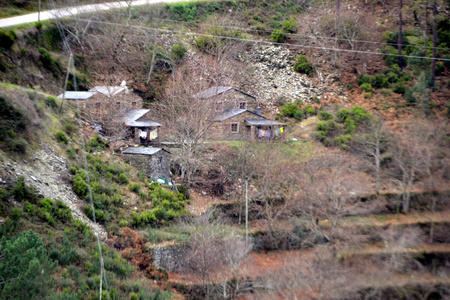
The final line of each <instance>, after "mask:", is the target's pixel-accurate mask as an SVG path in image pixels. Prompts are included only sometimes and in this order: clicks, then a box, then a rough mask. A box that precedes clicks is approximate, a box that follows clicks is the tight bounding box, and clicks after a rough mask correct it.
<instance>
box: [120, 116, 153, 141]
mask: <svg viewBox="0 0 450 300" xmlns="http://www.w3.org/2000/svg"><path fill="white" fill-rule="evenodd" d="M151 118H152V114H151V111H150V110H149V109H129V110H127V111H126V112H125V113H124V114H123V115H122V116H121V120H122V122H123V124H124V125H125V127H126V128H127V130H128V132H127V135H126V137H127V138H130V139H132V140H133V141H134V142H136V143H141V144H146V145H148V144H156V143H158V142H159V129H160V127H161V124H159V123H157V122H155V121H153V120H152V119H151Z"/></svg>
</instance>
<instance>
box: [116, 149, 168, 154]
mask: <svg viewBox="0 0 450 300" xmlns="http://www.w3.org/2000/svg"><path fill="white" fill-rule="evenodd" d="M161 150H162V148H154V147H145V148H144V147H135V148H128V149H126V150H125V151H123V152H122V153H123V154H141V155H153V154H155V153H157V152H159V151H161Z"/></svg>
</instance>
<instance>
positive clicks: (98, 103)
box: [95, 102, 101, 112]
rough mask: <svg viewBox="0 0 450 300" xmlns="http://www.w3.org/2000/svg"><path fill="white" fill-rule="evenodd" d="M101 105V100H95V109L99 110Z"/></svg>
mask: <svg viewBox="0 0 450 300" xmlns="http://www.w3.org/2000/svg"><path fill="white" fill-rule="evenodd" d="M100 105H101V103H100V102H95V110H96V111H97V112H99V111H100Z"/></svg>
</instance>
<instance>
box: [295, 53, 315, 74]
mask: <svg viewBox="0 0 450 300" xmlns="http://www.w3.org/2000/svg"><path fill="white" fill-rule="evenodd" d="M294 70H295V72H298V73H301V74H306V75H308V76H312V73H313V70H314V67H313V65H312V63H311V62H310V61H309V60H308V58H307V57H306V56H304V55H300V56H298V57H297V60H296V61H295V63H294Z"/></svg>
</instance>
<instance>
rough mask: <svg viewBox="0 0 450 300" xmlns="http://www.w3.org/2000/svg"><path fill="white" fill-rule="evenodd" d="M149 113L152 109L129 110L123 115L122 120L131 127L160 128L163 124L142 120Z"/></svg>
mask: <svg viewBox="0 0 450 300" xmlns="http://www.w3.org/2000/svg"><path fill="white" fill-rule="evenodd" d="M149 111H150V109H129V110H127V111H126V112H125V113H124V114H123V116H122V120H123V121H124V123H125V125H127V126H130V127H160V126H161V124H159V123H157V122H155V121H153V120H151V119H141V118H142V117H144V116H145V114H146V113H148V112H149Z"/></svg>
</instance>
